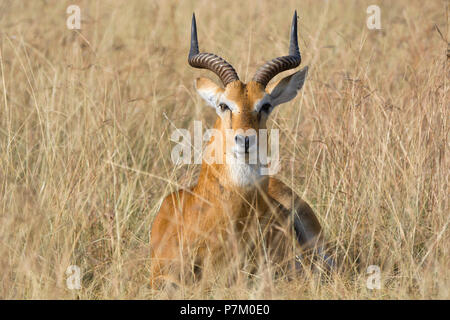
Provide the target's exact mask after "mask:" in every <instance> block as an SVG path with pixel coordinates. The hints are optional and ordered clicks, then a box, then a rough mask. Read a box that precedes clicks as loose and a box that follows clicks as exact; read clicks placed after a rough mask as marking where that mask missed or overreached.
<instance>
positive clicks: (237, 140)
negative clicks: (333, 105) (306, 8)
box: [188, 12, 308, 187]
mask: <svg viewBox="0 0 450 320" xmlns="http://www.w3.org/2000/svg"><path fill="white" fill-rule="evenodd" d="M188 61H189V64H190V65H191V66H192V67H194V68H200V69H209V70H211V71H212V72H214V73H215V74H216V75H217V76H218V77H219V78H220V80H221V81H222V83H223V87H222V86H219V85H217V84H216V83H214V82H213V81H211V80H210V79H207V78H197V79H196V80H195V88H196V90H197V92H198V93H199V94H200V96H201V97H202V98H203V99H204V100H205V101H206V102H207V103H208V104H209V105H210V106H211V107H213V108H214V109H215V110H216V113H217V116H218V117H217V120H216V124H215V128H216V129H217V130H218V131H219V132H221V134H222V137H221V139H218V140H221V144H222V145H221V146H220V147H221V149H220V150H224V154H225V156H226V157H227V161H226V166H227V168H228V175H229V177H230V179H229V180H230V183H232V184H234V185H236V186H238V187H248V186H249V185H253V184H255V182H256V181H257V180H259V179H260V177H261V173H260V164H259V161H257V162H256V163H253V164H251V163H246V162H245V161H244V162H242V161H235V160H238V159H243V158H244V159H245V157H248V154H249V153H251V151H252V150H255V149H257V145H258V141H259V132H260V129H266V121H267V118H268V116H269V115H270V113H271V112H272V111H273V110H274V108H275V107H276V106H277V105H280V104H282V103H285V102H288V101H290V100H292V99H293V98H295V96H296V95H297V92H298V91H299V90H300V89H301V87H302V86H303V83H304V82H305V78H306V75H307V72H308V67H305V68H303V69H301V70H299V71H297V72H296V73H294V74H292V75H290V76H287V77H285V78H284V79H282V80H280V81H279V82H277V83H275V84H273V85H269V86H268V83H269V81H270V80H271V79H272V78H273V77H275V76H276V75H277V74H279V73H280V72H283V71H286V70H290V69H294V68H296V67H298V66H299V65H300V62H301V56H300V50H299V47H298V40H297V12H295V13H294V17H293V19H292V26H291V32H290V46H289V55H287V56H283V57H278V58H274V59H272V60H270V61H268V62H266V63H265V64H264V65H263V66H262V67H260V68H259V69H258V70H257V72H256V73H255V75H254V76H253V78H252V80H251V81H250V82H248V83H247V84H245V83H243V82H241V81H240V80H239V77H238V74H237V73H236V71H235V70H234V68H233V66H232V65H231V64H230V63H228V62H227V61H225V60H224V59H223V58H221V57H219V56H217V55H215V54H212V53H200V51H199V47H198V40H197V26H196V21H195V15H193V16H192V25H191V48H190V51H189V57H188ZM229 129H231V130H229ZM230 132H231V134H232V137H231V139H230V136H229V134H230ZM216 138H217V137H215V138H214V139H216ZM214 139H211V140H210V143H213V140H214ZM266 139H267V136H266ZM230 141H231V142H230ZM214 143H217V141H215V142H214Z"/></svg>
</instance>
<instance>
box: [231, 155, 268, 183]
mask: <svg viewBox="0 0 450 320" xmlns="http://www.w3.org/2000/svg"><path fill="white" fill-rule="evenodd" d="M231 158H232V159H231V161H230V162H229V163H228V172H229V175H230V178H231V180H232V181H233V183H234V184H235V185H236V186H238V187H241V188H248V187H252V186H254V185H255V184H256V183H257V182H258V181H259V179H260V178H261V172H260V167H259V165H258V164H248V163H243V162H242V161H239V160H238V159H236V157H234V156H233V157H231Z"/></svg>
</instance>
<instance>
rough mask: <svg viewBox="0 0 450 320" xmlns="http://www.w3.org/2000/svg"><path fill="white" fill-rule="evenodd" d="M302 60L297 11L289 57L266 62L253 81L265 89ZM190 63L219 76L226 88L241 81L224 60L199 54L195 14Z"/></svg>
mask: <svg viewBox="0 0 450 320" xmlns="http://www.w3.org/2000/svg"><path fill="white" fill-rule="evenodd" d="M301 60H302V59H301V55H300V50H299V48H298V40H297V11H295V13H294V17H293V18H292V26H291V37H290V45H289V55H288V56H283V57H278V58H274V59H272V60H270V61H268V62H266V63H265V64H264V65H263V66H262V67H261V68H259V69H258V71H256V73H255V75H254V76H253V79H252V80H253V81H255V82H258V83H260V84H262V85H263V87H265V86H266V85H267V84H268V83H269V81H270V80H271V79H272V78H273V77H275V76H276V75H277V74H279V73H280V72H283V71H286V70H289V69H294V68H296V67H298V66H299V65H300V62H301ZM188 61H189V64H190V65H191V66H193V67H194V68H200V69H209V70H211V71H213V72H214V73H215V74H217V75H218V76H219V78H220V80H221V81H222V82H223V84H224V86H226V85H227V84H228V83H230V82H233V81H236V80H239V77H238V75H237V73H236V71H235V70H234V68H233V66H232V65H231V64H229V63H228V62H227V61H225V60H224V59H223V58H221V57H219V56H217V55H215V54H212V53H200V52H199V49H198V40H197V24H196V22H195V14H193V15H192V25H191V49H190V50H189V57H188Z"/></svg>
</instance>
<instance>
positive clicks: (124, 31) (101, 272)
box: [0, 0, 450, 299]
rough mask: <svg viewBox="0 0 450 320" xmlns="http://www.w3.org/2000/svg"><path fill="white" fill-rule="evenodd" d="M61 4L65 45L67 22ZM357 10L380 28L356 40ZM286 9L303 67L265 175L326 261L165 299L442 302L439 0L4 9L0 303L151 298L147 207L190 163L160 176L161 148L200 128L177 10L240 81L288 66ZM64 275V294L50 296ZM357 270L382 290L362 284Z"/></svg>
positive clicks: (185, 31) (445, 74) (444, 108)
mask: <svg viewBox="0 0 450 320" xmlns="http://www.w3.org/2000/svg"><path fill="white" fill-rule="evenodd" d="M70 4H78V5H79V6H80V8H81V14H82V26H81V28H82V29H81V30H80V31H73V30H68V29H67V28H66V18H67V16H68V15H67V14H66V12H65V11H66V8H67V6H68V5H70ZM370 4H378V5H379V6H380V8H381V23H382V30H378V31H377V30H368V29H367V27H366V18H367V14H366V8H367V6H368V5H370ZM294 9H297V10H298V13H299V16H300V20H299V35H300V49H301V51H302V56H303V63H302V64H303V65H309V66H310V72H309V76H308V79H307V81H306V84H305V86H304V88H303V90H302V92H301V94H299V96H298V97H297V98H296V99H295V100H294V101H292V102H290V103H288V104H285V105H283V106H280V107H278V108H277V110H276V111H275V112H274V113H273V115H272V117H271V121H270V124H269V126H270V127H272V128H279V129H280V131H281V141H282V145H281V155H282V165H283V167H282V170H281V172H280V177H281V178H282V179H283V180H284V181H285V182H286V183H288V184H289V185H291V186H292V187H293V188H294V189H295V190H296V191H297V192H298V193H299V194H300V195H302V196H303V197H304V198H305V200H307V201H308V202H309V203H310V204H311V206H312V207H313V209H314V210H315V211H316V213H317V216H318V217H319V219H320V221H321V223H322V225H323V227H324V230H325V232H326V234H327V236H328V238H329V240H330V242H331V244H332V246H333V248H334V254H335V255H336V257H337V258H338V260H339V262H340V263H341V267H340V269H339V270H338V272H337V273H336V274H335V275H333V276H332V277H331V278H330V279H327V280H324V279H323V276H321V275H320V274H317V273H305V274H303V275H301V276H299V277H298V279H296V280H294V281H290V282H288V281H284V280H282V279H281V280H277V279H271V278H270V277H269V278H265V279H261V280H260V281H256V282H255V283H254V284H253V285H251V286H246V285H242V284H240V285H234V286H233V285H232V286H228V287H226V286H219V285H212V286H211V287H210V288H209V289H208V290H203V289H202V288H200V287H197V286H195V285H194V286H192V287H185V288H181V289H179V290H178V292H176V295H175V296H176V297H181V298H242V299H247V298H289V299H299V298H305V299H311V298H314V299H315V298H318V299H327V298H338V299H354V298H363V299H366V298H369V299H371V298H375V299H379V298H382V299H399V298H400V299H403V298H406V299H410V298H411V299H422V298H444V299H448V298H449V297H450V294H449V290H450V272H449V271H450V253H449V243H450V242H449V240H450V234H449V230H448V224H449V221H450V215H449V207H448V196H449V190H448V183H449V168H450V166H449V157H448V146H449V142H448V135H449V102H450V101H449V98H448V92H449V67H448V58H447V56H446V54H447V41H448V32H449V21H448V19H449V18H448V12H449V3H448V1H439V0H436V1H427V2H422V1H372V0H371V1H316V0H314V1H313V0H308V1H306V0H303V1H283V4H282V5H279V3H278V2H275V1H257V0H252V1H220V2H218V1H217V2H216V1H215V2H212V1H196V2H193V1H179V2H178V1H131V0H128V1H87V0H85V1H56V0H54V1H45V2H44V1H12V0H11V1H8V0H3V1H1V2H0V74H1V78H0V101H1V102H0V298H12V299H17V298H27V299H28V298H31V299H35V298H45V299H46V298H56V299H67V298H82V299H102V298H143V299H148V298H164V297H167V293H166V292H152V291H151V290H150V289H149V286H148V285H149V281H148V270H149V264H150V261H149V246H148V244H149V231H150V228H151V223H152V220H153V218H154V216H155V214H156V212H157V210H158V206H159V203H160V200H161V199H162V197H163V196H164V195H166V194H167V193H168V192H170V191H171V190H173V189H174V188H175V185H177V184H181V185H189V184H191V183H194V182H195V177H196V174H197V173H198V169H199V168H198V166H196V165H191V166H182V167H174V165H173V164H172V162H171V160H170V151H171V147H172V146H173V144H172V143H171V142H170V134H171V133H172V131H173V130H174V128H175V127H181V128H191V129H192V125H193V120H202V121H203V123H204V126H205V127H210V126H212V124H213V120H214V119H215V114H214V111H213V110H211V109H210V108H207V107H205V104H204V103H203V102H202V101H201V100H200V99H199V98H198V97H197V95H196V93H195V91H194V89H193V86H192V83H193V79H194V78H195V77H197V76H199V75H205V76H209V77H214V75H212V74H211V73H209V72H207V71H200V70H196V69H192V68H190V67H189V66H188V64H187V59H186V57H187V52H188V45H189V25H190V18H191V14H192V12H193V11H194V10H195V12H196V14H197V22H198V28H199V39H200V45H201V49H205V50H207V51H213V52H216V53H218V54H220V55H222V56H223V57H225V58H226V59H228V60H229V61H230V62H231V63H232V64H233V65H234V66H235V68H236V69H237V70H238V72H239V74H240V76H241V79H243V80H248V79H250V78H251V76H252V74H253V72H254V71H255V70H256V68H257V67H258V66H259V65H260V64H261V63H262V62H264V61H265V60H267V59H269V58H272V57H274V56H277V55H284V54H285V53H286V52H287V48H288V30H289V22H290V18H291V16H292V13H293V10H294ZM435 25H436V26H438V28H439V30H440V31H441V33H442V36H443V37H444V38H445V37H447V38H446V39H443V38H442V37H441V36H440V34H439V32H438V31H437V29H436V27H435ZM283 76H284V75H283ZM278 78H279V77H278ZM69 265H78V266H79V267H80V268H81V271H82V289H81V290H68V289H67V287H66V279H67V275H66V274H65V272H66V269H67V267H68V266H69ZM369 265H379V266H380V268H381V271H382V273H381V280H382V288H381V289H380V290H368V289H367V288H366V280H367V277H368V275H367V274H366V269H367V267H368V266H369Z"/></svg>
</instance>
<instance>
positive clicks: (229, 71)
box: [188, 14, 239, 86]
mask: <svg viewBox="0 0 450 320" xmlns="http://www.w3.org/2000/svg"><path fill="white" fill-rule="evenodd" d="M188 61H189V64H190V65H191V66H192V67H194V68H199V69H209V70H211V71H212V72H214V73H215V74H216V75H217V76H218V77H219V78H220V80H221V81H222V83H223V85H224V86H227V84H229V83H230V82H233V81H236V80H239V77H238V75H237V73H236V71H235V70H234V68H233V66H232V65H231V64H229V63H228V62H227V61H225V59H223V58H221V57H219V56H218V55H215V54H213V53H200V52H199V49H198V40H197V23H196V21H195V14H192V24H191V49H190V50H189V56H188Z"/></svg>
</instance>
